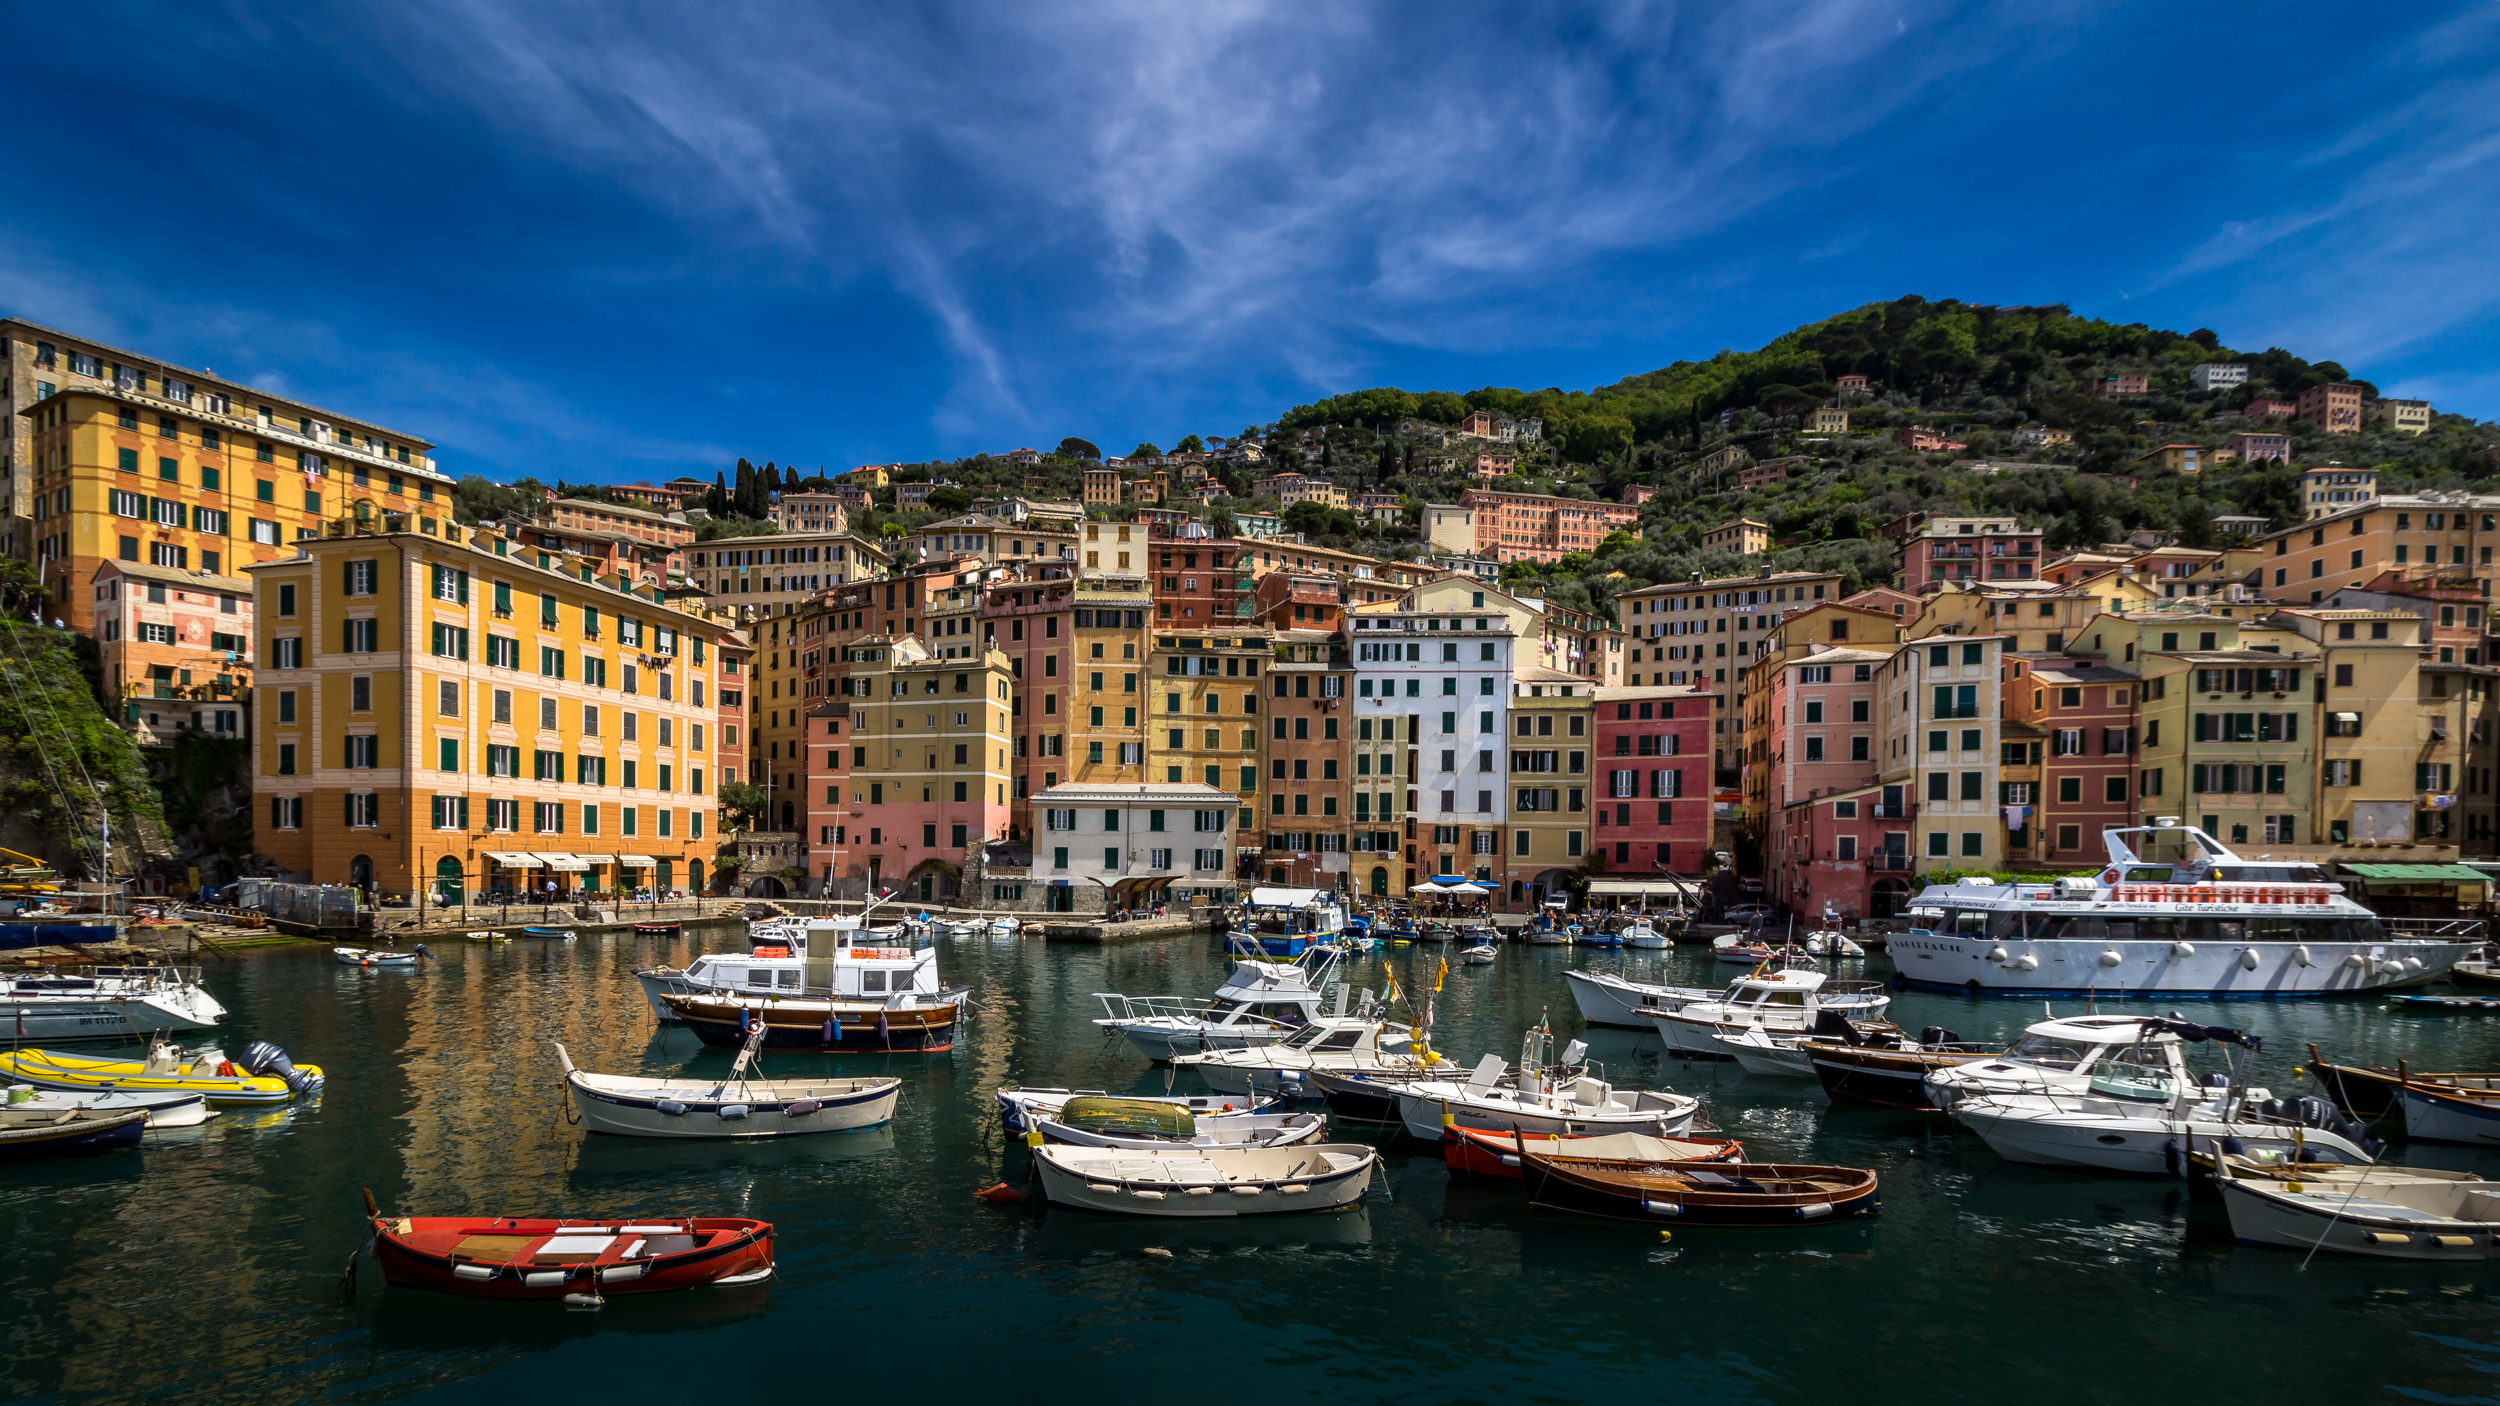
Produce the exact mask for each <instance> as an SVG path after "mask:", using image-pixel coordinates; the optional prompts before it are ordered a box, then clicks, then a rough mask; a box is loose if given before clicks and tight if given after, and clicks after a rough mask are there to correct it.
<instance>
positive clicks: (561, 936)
mask: <svg viewBox="0 0 2500 1406" xmlns="http://www.w3.org/2000/svg"><path fill="white" fill-rule="evenodd" d="M520 933H521V936H523V937H543V938H547V939H550V940H552V941H555V942H571V941H572V940H573V939H574V938H575V937H577V936H579V934H577V933H575V932H574V931H573V930H572V929H571V928H550V927H525V928H522V929H521V930H520Z"/></svg>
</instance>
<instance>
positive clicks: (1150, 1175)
mask: <svg viewBox="0 0 2500 1406" xmlns="http://www.w3.org/2000/svg"><path fill="white" fill-rule="evenodd" d="M1071 1154H1074V1155H1071ZM1378 1161H1379V1154H1378V1153H1376V1152H1374V1151H1372V1150H1371V1149H1370V1148H1368V1147H1362V1146H1350V1145H1345V1144H1320V1145H1317V1146H1312V1147H1297V1148H1279V1149H1272V1150H1260V1151H1251V1152H1240V1151H1235V1152H1223V1151H1218V1152H1215V1153H1214V1154H1212V1155H1211V1156H1210V1155H1209V1154H1206V1153H1201V1152H1195V1151H1191V1152H1183V1153H1152V1152H1135V1151H1132V1152H1127V1153H1125V1154H1122V1153H1120V1152H1118V1151H1114V1150H1110V1149H1102V1150H1097V1149H1092V1148H1065V1147H1038V1148H1035V1149H1034V1150H1033V1166H1034V1170H1035V1171H1036V1173H1037V1174H1038V1175H1039V1176H1040V1178H1041V1183H1042V1194H1043V1195H1044V1196H1045V1197H1047V1198H1048V1199H1049V1201H1050V1203H1051V1204H1052V1205H1054V1206H1065V1207H1068V1208H1070V1209H1071V1210H1079V1211H1101V1212H1105V1213H1107V1214H1110V1215H1121V1216H1154V1217H1158V1218H1162V1219H1170V1220H1236V1219H1240V1218H1243V1217H1247V1216H1273V1215H1289V1214H1295V1213H1307V1212H1312V1211H1337V1210H1343V1209H1345V1208H1346V1207H1348V1206H1351V1205H1353V1204H1355V1203H1356V1202H1358V1201H1360V1200H1362V1199H1363V1193H1364V1191H1365V1190H1366V1189H1368V1188H1369V1186H1370V1184H1371V1177H1372V1169H1373V1167H1374V1166H1375V1165H1377V1163H1378ZM1271 1164H1273V1167H1272V1169H1271Z"/></svg>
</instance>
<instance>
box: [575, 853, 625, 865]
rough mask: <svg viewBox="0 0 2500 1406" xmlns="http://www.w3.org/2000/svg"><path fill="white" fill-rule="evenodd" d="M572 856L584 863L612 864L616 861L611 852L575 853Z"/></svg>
mask: <svg viewBox="0 0 2500 1406" xmlns="http://www.w3.org/2000/svg"><path fill="white" fill-rule="evenodd" d="M573 857H574V858H575V859H578V860H580V861H581V862H582V863H584V864H614V863H615V862H616V856H615V855H613V854H577V855H574V856H573Z"/></svg>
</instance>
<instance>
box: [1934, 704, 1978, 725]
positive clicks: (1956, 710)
mask: <svg viewBox="0 0 2500 1406" xmlns="http://www.w3.org/2000/svg"><path fill="white" fill-rule="evenodd" d="M1978 716H1979V705H1978V704H1976V703H1973V704H1970V705H1968V706H1966V707H1953V708H1938V709H1936V721H1938V722H1943V721H1945V720H1946V719H1948V718H1976V717H1978Z"/></svg>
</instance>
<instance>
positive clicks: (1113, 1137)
mask: <svg viewBox="0 0 2500 1406" xmlns="http://www.w3.org/2000/svg"><path fill="white" fill-rule="evenodd" d="M1000 1097H1001V1099H1002V1100H1004V1099H1005V1098H1007V1097H1008V1095H1007V1094H1006V1092H1005V1091H1004V1090H1002V1091H1001V1092H1000ZM1017 1101H1018V1108H1017V1115H1018V1121H1020V1122H1021V1123H1022V1124H1023V1126H1024V1129H1025V1133H1026V1137H1027V1140H1028V1141H1030V1140H1031V1139H1032V1138H1033V1137H1035V1136H1038V1137H1039V1138H1040V1139H1041V1140H1042V1141H1044V1142H1050V1143H1065V1144H1068V1145H1070V1146H1074V1147H1130V1148H1163V1147H1294V1146H1298V1145H1300V1144H1303V1143H1310V1142H1318V1141H1320V1140H1322V1139H1323V1138H1325V1137H1326V1136H1327V1135H1328V1119H1327V1118H1326V1117H1324V1116H1323V1115H1321V1114H1317V1113H1275V1112H1248V1111H1232V1110H1230V1109H1229V1107H1228V1108H1227V1109H1226V1110H1224V1111H1215V1112H1204V1113H1201V1112H1193V1111H1192V1110H1190V1109H1187V1108H1183V1107H1180V1106H1178V1105H1176V1104H1174V1103H1172V1102H1171V1101H1169V1100H1165V1099H1155V1098H1123V1097H1118V1096H1114V1095H1108V1094H1080V1095H1077V1096H1075V1097H1073V1098H1058V1099H1054V1098H1053V1097H1052V1096H1051V1095H1046V1094H1045V1095H1040V1096H1035V1095H1029V1094H1024V1095H1019V1096H1018V1100H1017ZM1054 1105H1055V1106H1054Z"/></svg>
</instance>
